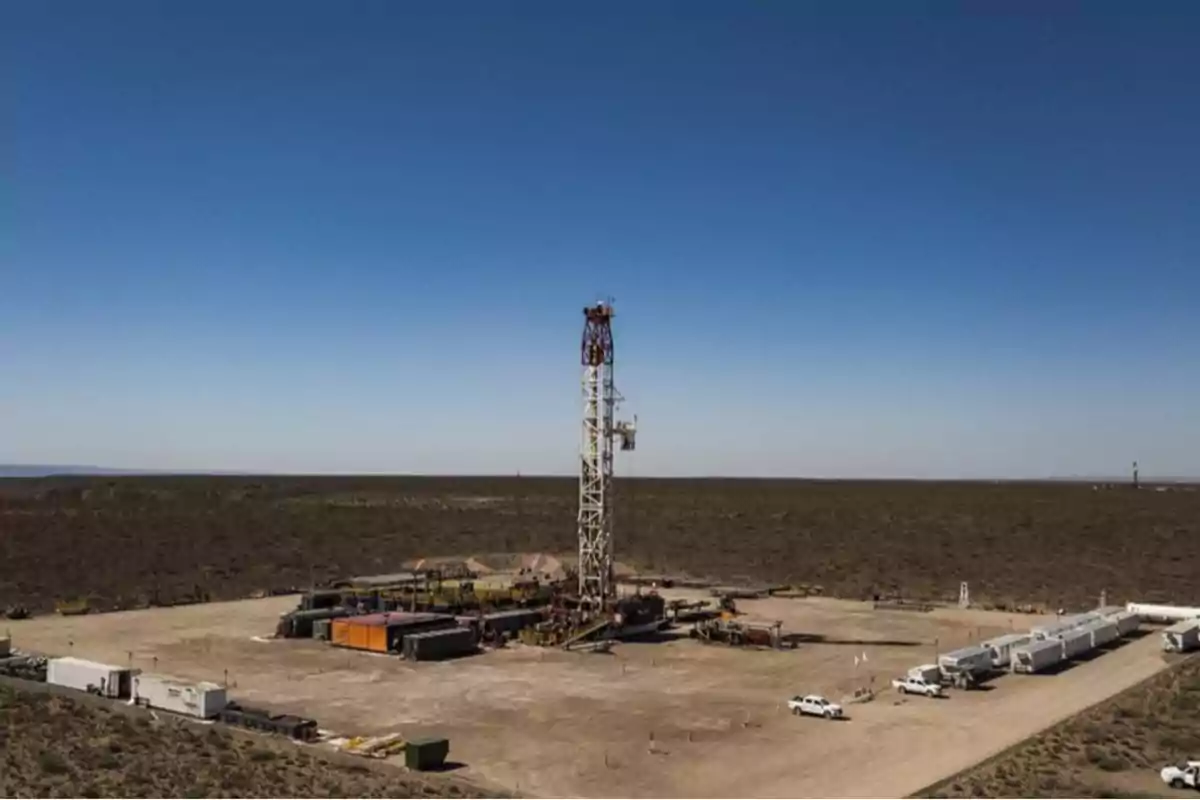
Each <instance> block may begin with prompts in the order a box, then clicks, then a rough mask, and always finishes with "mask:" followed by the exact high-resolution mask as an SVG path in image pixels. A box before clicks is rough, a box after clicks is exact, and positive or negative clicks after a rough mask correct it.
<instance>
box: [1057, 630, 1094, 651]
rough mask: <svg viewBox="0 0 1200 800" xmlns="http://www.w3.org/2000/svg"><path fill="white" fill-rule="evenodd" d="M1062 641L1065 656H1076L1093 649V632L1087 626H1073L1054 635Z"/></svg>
mask: <svg viewBox="0 0 1200 800" xmlns="http://www.w3.org/2000/svg"><path fill="white" fill-rule="evenodd" d="M1054 638H1056V639H1058V640H1059V641H1060V642H1062V646H1063V658H1076V657H1078V656H1081V655H1083V654H1084V653H1086V652H1087V651H1089V650H1091V649H1092V634H1091V632H1090V631H1089V630H1088V629H1087V628H1072V629H1070V630H1066V631H1062V632H1061V633H1059V634H1058V636H1056V637H1054Z"/></svg>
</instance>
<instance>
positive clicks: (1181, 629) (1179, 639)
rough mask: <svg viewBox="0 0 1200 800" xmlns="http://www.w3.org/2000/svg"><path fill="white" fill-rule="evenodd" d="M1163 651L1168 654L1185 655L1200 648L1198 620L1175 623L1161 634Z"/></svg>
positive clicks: (1199, 622)
mask: <svg viewBox="0 0 1200 800" xmlns="http://www.w3.org/2000/svg"><path fill="white" fill-rule="evenodd" d="M1162 637H1163V642H1162V647H1163V650H1166V651H1167V652H1169V653H1186V652H1188V651H1190V650H1195V649H1196V648H1197V647H1200V619H1185V620H1181V621H1179V622H1176V623H1175V624H1174V625H1172V626H1171V627H1169V628H1166V629H1165V630H1163V633H1162Z"/></svg>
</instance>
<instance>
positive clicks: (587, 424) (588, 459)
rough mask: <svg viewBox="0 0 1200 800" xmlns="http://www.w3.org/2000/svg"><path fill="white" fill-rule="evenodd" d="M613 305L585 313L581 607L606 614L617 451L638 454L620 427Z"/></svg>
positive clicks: (630, 433)
mask: <svg viewBox="0 0 1200 800" xmlns="http://www.w3.org/2000/svg"><path fill="white" fill-rule="evenodd" d="M613 316H614V312H613V307H612V302H611V301H609V302H600V303H596V304H595V305H592V306H588V307H587V308H585V309H583V318H584V323H583V341H582V345H581V356H582V363H583V439H582V442H581V447H580V459H579V517H578V526H579V527H578V533H579V604H580V606H581V608H583V609H585V610H587V611H589V612H593V613H600V612H603V611H604V609H605V608H606V607H607V605H608V603H609V601H610V600H612V599H613V598H614V594H615V592H614V590H613V576H612V565H613V484H612V478H613V451H614V442H615V440H616V439H617V438H619V439H620V441H621V449H622V450H633V449H634V441H635V440H634V434H635V433H636V431H637V424H636V423H637V418H636V417H634V422H633V423H629V422H617V421H616V418H615V415H616V408H617V404H618V403H619V402H620V401H621V400H622V398H621V396H620V395H619V394H618V393H617V390H616V387H615V385H614V383H613V361H614V359H613V334H612V318H613Z"/></svg>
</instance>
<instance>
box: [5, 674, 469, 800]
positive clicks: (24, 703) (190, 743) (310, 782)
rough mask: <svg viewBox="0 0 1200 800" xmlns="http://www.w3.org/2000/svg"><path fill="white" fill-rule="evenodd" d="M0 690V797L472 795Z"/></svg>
mask: <svg viewBox="0 0 1200 800" xmlns="http://www.w3.org/2000/svg"><path fill="white" fill-rule="evenodd" d="M89 700H91V698H81V699H71V698H68V697H61V696H55V695H50V694H45V693H42V692H29V691H20V690H14V689H12V688H9V687H7V686H3V685H0V745H2V746H0V764H2V765H3V766H2V767H0V797H478V796H480V792H479V790H478V789H476V788H474V787H472V786H471V785H469V784H466V783H464V782H462V781H460V780H456V779H454V778H452V777H450V776H441V775H432V776H430V775H409V774H404V773H402V772H398V771H395V770H388V769H379V768H372V767H375V765H369V764H366V763H363V764H339V763H330V761H329V760H327V759H324V758H319V757H317V756H316V755H314V754H313V753H312V752H311V751H306V750H301V749H300V748H298V747H296V746H295V745H292V744H289V743H287V742H285V741H281V740H278V739H274V738H271V737H266V736H253V735H239V734H235V733H231V732H229V731H226V730H222V729H218V728H211V727H210V728H207V729H202V728H200V727H199V726H196V725H188V724H181V723H178V722H174V721H172V720H170V718H169V717H167V716H165V715H164V716H163V717H158V716H157V715H156V716H153V717H152V716H150V715H149V714H146V713H140V712H139V713H121V712H122V709H120V708H119V707H115V706H110V707H105V705H104V704H102V703H99V702H95V701H92V702H88V701H89Z"/></svg>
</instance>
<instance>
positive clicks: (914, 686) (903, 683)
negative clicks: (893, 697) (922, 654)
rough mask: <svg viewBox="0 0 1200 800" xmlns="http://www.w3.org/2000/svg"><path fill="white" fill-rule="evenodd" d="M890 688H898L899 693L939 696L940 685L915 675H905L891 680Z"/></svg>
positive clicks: (940, 692)
mask: <svg viewBox="0 0 1200 800" xmlns="http://www.w3.org/2000/svg"><path fill="white" fill-rule="evenodd" d="M892 688H894V689H899V690H900V694H923V695H925V696H926V697H941V696H942V685H941V684H940V683H934V682H933V681H928V680H925V679H924V678H922V677H919V676H917V675H907V676H905V677H903V678H896V679H895V680H894V681H892Z"/></svg>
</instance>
